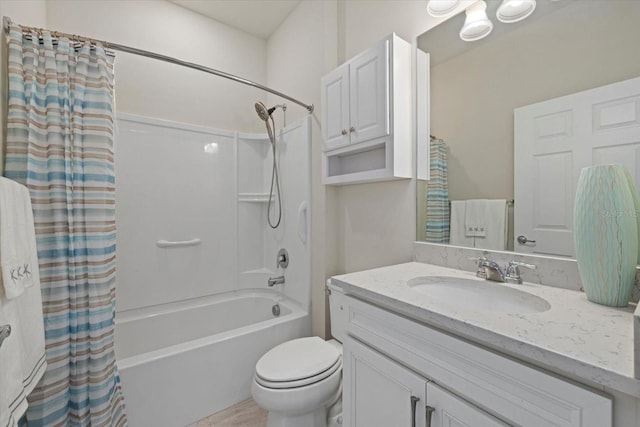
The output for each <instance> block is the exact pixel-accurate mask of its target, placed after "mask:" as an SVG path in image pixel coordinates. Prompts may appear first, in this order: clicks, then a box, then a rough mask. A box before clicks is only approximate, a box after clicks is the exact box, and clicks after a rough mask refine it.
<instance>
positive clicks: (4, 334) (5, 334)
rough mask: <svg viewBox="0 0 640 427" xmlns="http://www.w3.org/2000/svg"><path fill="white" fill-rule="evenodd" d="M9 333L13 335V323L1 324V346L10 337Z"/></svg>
mask: <svg viewBox="0 0 640 427" xmlns="http://www.w3.org/2000/svg"><path fill="white" fill-rule="evenodd" d="M9 335H11V325H2V326H0V347H1V346H2V342H3V341H4V340H6V339H7V338H9Z"/></svg>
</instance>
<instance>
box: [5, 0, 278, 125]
mask: <svg viewBox="0 0 640 427" xmlns="http://www.w3.org/2000/svg"><path fill="white" fill-rule="evenodd" d="M46 4H47V8H46V24H47V25H46V27H47V28H50V29H55V30H59V31H63V32H68V33H73V34H82V35H85V36H88V37H92V38H96V39H100V40H108V41H112V42H115V43H120V44H124V45H129V46H132V47H137V48H140V49H145V50H149V51H153V52H156V53H160V54H164V55H168V56H173V57H175V58H179V59H182V60H185V61H190V62H195V63H197V64H201V65H204V66H207V67H211V68H216V69H219V70H222V71H225V72H229V73H232V74H236V75H239V76H241V77H245V78H247V79H250V80H253V81H256V82H258V83H264V82H265V80H266V69H265V66H266V42H265V40H263V39H260V38H258V37H254V36H251V35H249V34H247V33H244V32H242V31H239V30H236V29H234V28H231V27H229V26H226V25H224V24H221V23H218V22H216V21H214V20H212V19H209V18H206V17H205V16H203V15H200V14H198V13H195V12H192V11H190V10H187V9H185V8H183V7H180V6H177V5H175V4H173V3H169V2H167V1H162V0H154V1H144V0H143V1H140V0H129V1H126V2H125V1H105V0H83V1H75V0H54V1H47V2H46ZM14 20H16V21H17V22H19V20H18V18H17V17H16V18H14ZM265 99H266V96H265V94H264V92H262V91H260V90H258V89H255V88H252V87H249V86H245V85H242V84H239V83H236V82H233V81H231V80H226V79H223V78H220V77H217V76H213V75H208V74H205V73H203V72H201V71H197V70H190V69H187V68H184V67H181V66H178V65H172V64H168V63H165V62H161V61H158V60H155V59H149V58H144V57H140V56H135V55H131V54H126V53H118V54H117V59H116V108H117V109H118V111H121V112H126V113H133V114H140V115H144V116H151V117H156V118H165V119H170V120H175V121H179V122H185V123H193V124H199V125H203V126H209V127H215V128H219V129H229V130H231V129H233V130H241V131H254V130H262V129H261V127H260V122H259V121H258V120H256V115H255V110H254V107H253V104H254V103H255V102H256V101H258V100H262V101H264V100H265Z"/></svg>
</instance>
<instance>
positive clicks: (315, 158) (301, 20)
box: [267, 1, 338, 336]
mask: <svg viewBox="0 0 640 427" xmlns="http://www.w3.org/2000/svg"><path fill="white" fill-rule="evenodd" d="M336 15H337V9H336V2H334V1H326V2H320V1H303V2H301V3H300V5H299V6H298V7H296V9H294V10H293V12H291V14H290V15H289V17H288V18H287V19H286V20H285V21H284V22H283V23H282V24H281V25H280V27H279V28H278V29H277V30H276V32H275V33H274V34H272V35H271V37H270V38H269V40H268V42H267V85H268V86H270V87H272V88H274V89H277V90H280V91H282V92H285V93H287V94H289V95H291V96H293V97H295V98H297V99H300V100H302V101H304V102H308V103H313V104H314V105H315V107H316V110H315V112H314V114H313V115H312V142H311V156H312V165H311V176H312V212H311V218H312V229H311V235H312V248H311V251H312V252H311V256H312V265H311V277H312V309H311V311H312V313H311V314H312V330H313V333H314V334H316V335H320V336H325V331H326V322H327V316H326V314H325V306H326V299H325V293H324V284H325V280H326V278H327V277H328V276H330V275H333V274H336V273H337V272H338V269H337V267H336V266H337V262H338V255H337V253H336V251H335V246H336V244H335V232H334V230H335V226H334V224H333V222H332V213H331V212H330V209H331V207H332V204H333V203H332V201H333V200H334V199H335V191H333V190H332V189H330V188H325V187H324V186H323V185H322V178H321V173H320V171H321V169H320V165H321V163H320V161H321V159H322V155H321V150H320V148H321V136H320V125H321V124H320V123H319V121H318V117H319V112H320V77H321V76H322V75H323V74H325V73H326V72H327V71H329V70H331V69H332V68H334V67H336V66H337V63H336V48H337V33H336V28H337V27H336ZM282 102H283V100H282V99H279V98H277V97H275V96H272V95H269V96H268V104H269V105H271V104H281V103H282ZM287 104H288V109H287V121H292V120H296V119H298V118H300V117H304V116H306V115H307V112H306V111H305V110H304V108H301V107H298V106H297V105H294V104H292V103H290V102H287ZM275 118H276V125H278V126H281V125H282V113H281V112H280V111H278V112H277V113H275ZM325 201H326V203H325ZM327 210H329V213H327ZM292 262H293V260H292Z"/></svg>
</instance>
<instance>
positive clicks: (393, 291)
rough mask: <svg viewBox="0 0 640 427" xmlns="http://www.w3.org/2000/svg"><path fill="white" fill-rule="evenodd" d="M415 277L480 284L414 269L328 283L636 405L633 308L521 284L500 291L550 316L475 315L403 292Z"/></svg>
mask: <svg viewBox="0 0 640 427" xmlns="http://www.w3.org/2000/svg"><path fill="white" fill-rule="evenodd" d="M419 276H452V277H462V278H467V279H475V280H479V281H480V282H483V281H482V280H481V279H477V278H476V277H475V274H474V273H470V272H467V271H461V270H455V269H451V268H446V267H440V266H435V265H430V264H423V263H419V262H410V263H406V264H399V265H393V266H390V267H383V268H378V269H374V270H367V271H361V272H357V273H350V274H344V275H340V276H334V277H333V278H332V281H333V283H335V284H337V285H339V286H341V287H342V288H343V289H344V290H345V292H346V293H347V294H352V295H353V296H355V297H360V298H362V299H365V300H368V301H370V302H372V303H375V304H378V305H380V306H382V307H385V308H387V309H389V310H392V311H394V312H397V313H399V314H403V315H405V316H408V317H411V318H413V319H415V320H418V321H420V322H423V323H425V324H427V325H430V326H433V327H437V328H440V329H443V330H445V331H448V332H450V333H453V334H454V335H458V336H461V337H463V338H465V339H468V340H470V341H473V342H476V343H478V344H481V345H485V346H487V347H489V348H493V349H495V350H498V351H501V352H504V353H506V354H509V355H512V356H515V357H516V358H519V359H522V360H524V361H527V362H530V363H533V364H534V365H537V366H540V367H543V368H547V369H550V370H552V371H555V372H559V373H562V374H566V375H567V376H569V377H570V378H576V379H583V380H587V381H589V382H593V383H596V384H600V385H602V386H606V387H609V388H611V389H614V390H618V391H621V392H623V393H626V394H629V395H632V396H635V397H637V398H640V380H638V379H636V378H634V375H633V364H634V355H633V351H634V346H633V310H634V308H635V307H634V306H629V307H627V308H612V307H606V306H602V305H598V304H594V303H591V302H589V301H587V298H586V296H585V294H584V293H582V292H577V291H571V290H566V289H560V288H554V287H550V286H543V285H535V284H529V283H524V284H522V285H508V284H501V285H504V286H508V287H511V288H514V289H518V290H521V291H525V292H528V293H530V294H533V295H537V296H539V297H541V298H543V299H545V300H546V301H548V302H549V303H550V304H551V308H550V309H549V310H547V311H544V312H541V313H533V314H509V313H501V312H493V311H492V312H489V311H481V310H475V309H470V308H464V307H461V306H457V305H456V303H455V301H451V302H448V301H443V300H441V299H437V300H436V299H434V298H430V297H429V295H427V294H425V293H421V292H418V291H416V290H415V289H412V288H410V287H409V286H407V281H408V280H409V279H412V278H415V277H419ZM491 283H495V282H491ZM467 306H468V304H467Z"/></svg>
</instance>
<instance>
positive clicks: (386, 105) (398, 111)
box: [321, 34, 413, 184]
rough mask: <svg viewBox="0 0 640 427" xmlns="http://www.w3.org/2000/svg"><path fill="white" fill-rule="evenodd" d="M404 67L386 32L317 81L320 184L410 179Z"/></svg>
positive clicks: (407, 49) (403, 55)
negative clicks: (318, 94)
mask: <svg viewBox="0 0 640 427" xmlns="http://www.w3.org/2000/svg"><path fill="white" fill-rule="evenodd" d="M410 64H411V45H410V44H409V43H407V42H406V41H404V40H402V39H401V38H399V37H398V36H396V35H395V34H392V35H390V36H389V37H387V38H385V39H384V40H382V41H381V42H379V43H378V44H377V45H376V46H374V47H372V48H370V49H367V50H366V51H364V52H362V53H360V54H359V55H357V56H356V57H354V58H353V59H351V60H350V61H347V62H346V63H345V64H343V65H341V66H340V67H338V68H336V69H335V70H333V71H331V72H330V73H328V74H327V75H326V76H324V77H323V78H322V80H321V118H322V137H323V141H324V147H323V148H324V165H323V176H324V182H325V184H355V183H361V182H372V181H386V180H391V179H399V178H411V175H412V159H413V156H412V143H411V117H412V115H411V72H410Z"/></svg>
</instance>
